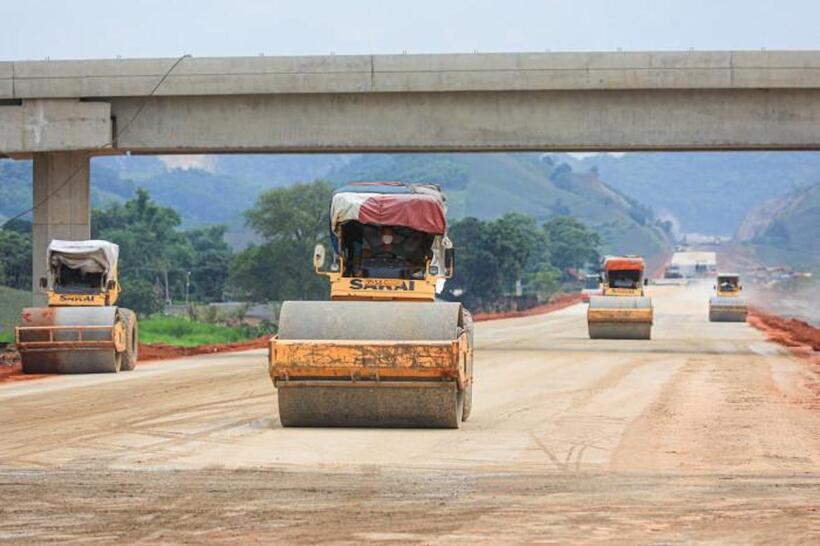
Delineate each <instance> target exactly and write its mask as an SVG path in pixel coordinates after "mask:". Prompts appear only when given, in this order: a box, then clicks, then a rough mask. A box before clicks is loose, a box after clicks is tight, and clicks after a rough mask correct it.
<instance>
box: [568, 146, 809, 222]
mask: <svg viewBox="0 0 820 546" xmlns="http://www.w3.org/2000/svg"><path fill="white" fill-rule="evenodd" d="M560 160H561V161H567V162H568V163H569V164H570V165H572V166H573V167H574V168H575V169H576V170H578V171H585V170H588V169H590V168H593V167H595V168H597V169H598V173H599V175H600V177H601V178H602V179H603V180H606V181H607V182H608V183H609V184H611V185H612V186H613V187H615V188H617V189H619V190H620V191H622V192H624V193H626V194H627V195H630V196H632V197H634V198H635V199H638V200H639V201H640V202H642V203H645V204H647V205H649V206H651V207H652V208H653V209H654V210H655V212H656V213H657V214H658V215H659V216H661V217H666V216H668V215H670V214H671V215H672V216H673V217H674V218H675V219H676V220H677V221H678V222H679V224H680V227H681V229H682V230H683V231H685V232H690V233H705V234H714V235H730V234H732V233H734V232H735V230H736V229H737V228H738V226H739V225H740V223H741V222H742V221H743V218H744V217H745V216H746V214H747V213H748V212H749V211H750V210H751V209H752V208H754V207H755V206H757V205H759V204H760V203H762V202H763V201H765V200H767V199H771V198H773V197H778V196H783V195H785V194H787V193H789V192H790V191H791V190H792V189H794V188H795V187H799V186H804V185H806V184H814V183H817V182H819V181H820V153H817V152H733V153H721V152H691V153H690V152H674V153H666V152H655V153H643V152H642V153H627V154H618V155H611V154H597V155H593V156H591V157H584V158H582V159H578V158H573V157H571V156H567V155H561V156H560Z"/></svg>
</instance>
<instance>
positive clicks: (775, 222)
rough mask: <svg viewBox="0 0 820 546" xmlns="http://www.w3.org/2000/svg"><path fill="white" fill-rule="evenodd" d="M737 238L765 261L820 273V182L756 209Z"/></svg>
mask: <svg viewBox="0 0 820 546" xmlns="http://www.w3.org/2000/svg"><path fill="white" fill-rule="evenodd" d="M735 240H736V242H737V244H739V245H741V246H742V247H743V248H744V249H745V250H746V251H751V252H753V253H754V255H755V257H756V258H757V259H758V260H759V261H760V262H762V263H764V264H767V265H770V266H780V265H790V266H792V267H795V268H798V269H810V270H814V271H817V272H820V183H818V184H813V185H810V186H806V187H804V188H800V189H797V190H794V191H792V192H791V193H789V194H788V195H786V196H784V197H781V198H777V199H772V200H769V201H766V202H765V203H763V204H762V205H760V206H759V207H757V208H755V209H754V210H753V211H752V212H750V213H749V214H748V215H747V216H746V218H745V219H744V221H743V223H742V224H741V226H740V228H739V229H738V231H737V233H736V234H735Z"/></svg>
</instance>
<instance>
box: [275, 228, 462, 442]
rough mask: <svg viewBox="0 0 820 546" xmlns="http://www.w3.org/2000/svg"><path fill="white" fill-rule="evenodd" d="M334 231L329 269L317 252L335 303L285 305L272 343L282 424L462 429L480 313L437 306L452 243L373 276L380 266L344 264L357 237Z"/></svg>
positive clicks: (449, 265) (321, 252) (456, 305)
mask: <svg viewBox="0 0 820 546" xmlns="http://www.w3.org/2000/svg"><path fill="white" fill-rule="evenodd" d="M365 226H366V229H387V230H390V229H392V227H391V226H373V225H365ZM335 235H336V237H337V238H338V248H339V249H340V251H339V253H338V255H336V256H334V261H333V264H332V265H331V267H330V268H329V270H324V269H323V267H324V249H323V248H322V247H317V250H316V254H315V255H314V267H315V269H316V272H317V273H318V274H320V275H325V276H327V277H328V280H329V281H330V299H331V301H329V302H328V301H288V302H285V303H283V305H282V310H281V312H280V316H279V332H278V335H277V336H276V337H274V338H273V339H272V340H271V342H270V351H269V370H270V376H271V379H272V380H273V383H274V385H275V387H276V388H277V392H278V402H279V417H280V421H281V423H282V425H283V426H368V427H370V426H376V427H440V428H457V427H459V426H460V422H461V421H463V420H466V419H467V417H468V416H469V413H470V407H471V397H472V361H473V336H472V319H471V317H470V314H469V313H468V312H467V311H466V310H465V309H464V308H463V307H462V306H461V304H460V303H449V302H448V303H444V302H436V285H437V283H439V282H441V281H442V280H443V279H446V278H447V277H449V276H450V275H451V274H452V270H453V268H452V249H450V248H449V247H448V250H447V251H446V252H445V251H444V250H441V251H440V252H438V254H436V253H435V252H429V253H425V256H426V258H425V261H424V263H421V262H419V261H415V262H413V264H412V266H408V269H407V270H406V271H405V270H401V271H399V272H398V273H396V274H395V275H392V276H387V275H384V276H379V275H374V274H373V272H374V271H379V269H378V268H374V269H370V270H368V271H367V273H368V274H366V275H358V274H356V273H355V272H354V271H356V270H357V267H356V266H355V264H348V263H346V262H345V259H346V258H345V255H346V254H348V253H346V252H345V249H347V248H349V247H348V245H350V244H352V243H350V242H349V241H346V240H345V236H344V230H343V229H342V228H339V229H338V231H336V232H335ZM439 237H442V238H443V237H445V236H444V235H440V236H439ZM426 240H431V241H432V240H433V239H432V237H430V238H429V239H426ZM436 242H437V243H441V242H442V239H440V238H439V239H436ZM447 243H449V240H447ZM445 247H446V245H443V246H440V247H439V248H440V249H444V248H445ZM363 252H364V254H363V256H364V257H365V258H368V257H369V256H373V255H375V253H376V248H375V247H374V248H372V249H365V250H364V251H363ZM368 253H371V254H368ZM445 254H446V258H445V256H444V255H445Z"/></svg>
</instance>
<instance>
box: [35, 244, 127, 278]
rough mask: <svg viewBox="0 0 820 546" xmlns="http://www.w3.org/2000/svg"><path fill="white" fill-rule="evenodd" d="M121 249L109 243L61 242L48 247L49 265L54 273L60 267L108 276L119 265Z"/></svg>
mask: <svg viewBox="0 0 820 546" xmlns="http://www.w3.org/2000/svg"><path fill="white" fill-rule="evenodd" d="M119 253H120V247H119V246H117V245H115V244H114V243H109V242H108V241H61V240H57V239H55V240H53V241H51V244H49V245H48V264H49V267H50V268H51V270H52V271H55V270H56V269H57V268H59V267H60V266H65V267H68V268H69V269H79V270H80V271H82V272H83V273H86V274H88V273H102V274H104V275H106V276H107V275H108V274H109V273H110V272H111V270H112V269H114V267H115V266H116V265H117V258H118V257H119Z"/></svg>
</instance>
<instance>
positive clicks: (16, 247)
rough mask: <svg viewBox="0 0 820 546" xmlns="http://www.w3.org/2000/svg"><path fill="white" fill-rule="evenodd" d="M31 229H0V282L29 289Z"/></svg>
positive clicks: (13, 286) (20, 288)
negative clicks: (21, 230)
mask: <svg viewBox="0 0 820 546" xmlns="http://www.w3.org/2000/svg"><path fill="white" fill-rule="evenodd" d="M31 250H32V249H31V231H30V230H29V232H28V233H27V234H22V233H18V232H17V231H12V230H10V229H0V284H3V285H6V286H11V287H12V288H17V289H19V290H31Z"/></svg>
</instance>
